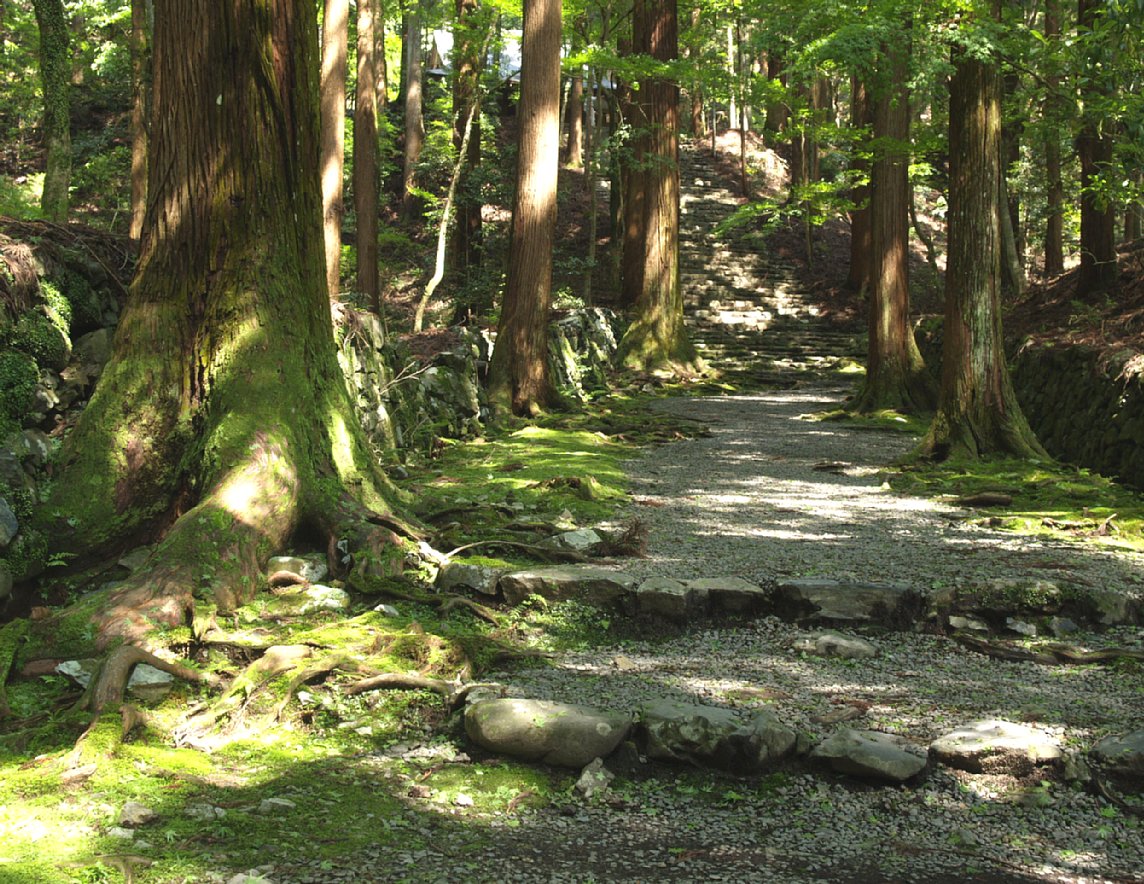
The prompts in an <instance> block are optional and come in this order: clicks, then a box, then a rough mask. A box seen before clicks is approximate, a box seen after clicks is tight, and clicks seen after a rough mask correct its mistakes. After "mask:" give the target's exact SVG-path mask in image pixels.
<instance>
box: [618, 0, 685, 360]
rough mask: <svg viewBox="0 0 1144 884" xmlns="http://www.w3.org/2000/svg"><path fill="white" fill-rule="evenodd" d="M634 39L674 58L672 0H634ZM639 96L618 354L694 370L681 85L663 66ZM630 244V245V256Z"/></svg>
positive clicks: (659, 57)
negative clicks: (626, 311) (687, 298)
mask: <svg viewBox="0 0 1144 884" xmlns="http://www.w3.org/2000/svg"><path fill="white" fill-rule="evenodd" d="M632 43H633V48H634V50H635V51H636V52H637V53H642V54H645V55H648V56H650V57H651V58H652V59H654V60H655V61H657V62H663V63H670V62H674V61H675V60H676V58H677V56H678V54H679V51H678V50H679V44H678V20H677V15H676V3H675V0H636V3H635V5H634V7H633V13H632ZM637 104H638V105H639V106H640V108H641V111H642V112H641V114H640V116H641V118H642V120H643V122H644V132H643V133H642V134H641V137H640V138H639V140H638V141H637V143H636V155H635V158H634V161H633V165H634V166H635V167H636V168H637V169H639V170H640V172H639V179H638V180H639V182H640V189H641V191H642V206H641V207H640V214H641V216H642V224H641V225H640V228H639V236H638V237H635V238H633V240H632V242H631V243H630V244H629V241H628V239H627V238H625V242H624V249H625V257H624V263H625V267H626V266H628V265H631V264H636V263H637V262H638V273H637V274H636V275H637V277H638V279H633V280H629V279H628V276H627V275H626V274H625V277H624V287H625V289H628V288H629V286H632V287H633V289H632V291H633V292H634V296H635V297H634V302H635V307H634V311H633V313H634V317H633V321H632V324H631V325H630V326H629V327H628V330H627V332H625V333H624V337H623V339H622V340H621V341H620V352H619V358H620V360H621V361H622V363H623V364H624V365H625V366H627V367H628V368H633V369H637V370H640V371H649V370H655V369H660V370H663V369H667V370H671V371H676V372H693V371H695V370H696V367H697V361H698V360H697V357H696V353H695V348H694V347H693V346H692V344H691V340H690V338H689V337H688V336H687V331H686V329H685V328H684V325H683V292H682V290H681V289H680V284H679V87H678V85H677V84H676V83H675V82H674V81H673V80H671V79H669V78H668V75H667V74H666V73H661V74H659V75H658V76H651V77H648V78H647V79H646V80H644V82H642V83H641V84H640V89H639V93H638V96H637ZM629 248H633V249H635V252H634V254H633V255H632V256H630V260H629V255H628V253H627V250H628V249H629ZM637 285H638V288H635V286H637Z"/></svg>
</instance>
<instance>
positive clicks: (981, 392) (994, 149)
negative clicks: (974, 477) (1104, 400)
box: [919, 0, 1048, 460]
mask: <svg viewBox="0 0 1144 884" xmlns="http://www.w3.org/2000/svg"><path fill="white" fill-rule="evenodd" d="M983 12H984V13H985V14H989V15H991V16H992V18H993V19H994V20H997V19H999V18H1000V15H1001V0H988V5H984V9H983ZM953 65H954V73H953V78H952V79H951V80H950V84H949V154H950V174H949V214H948V218H949V257H948V269H947V271H946V277H945V281H946V285H945V324H944V343H943V348H942V377H941V391H940V394H939V399H938V408H937V413H936V414H935V415H934V419H933V423H932V424H931V425H930V429H929V432H928V433H927V434H926V437H925V439H923V440H922V443H921V446H920V448H919V454H921V455H922V456H924V457H933V458H936V459H938V460H944V459H946V458H947V457H950V456H970V457H981V456H984V455H990V454H1010V455H1016V456H1019V457H1044V458H1047V457H1048V455H1047V454H1046V453H1045V451H1044V449H1043V448H1042V447H1041V445H1040V443H1039V442H1038V441H1037V439H1036V437H1035V436H1034V435H1033V432H1032V430H1030V429H1029V424H1028V422H1027V421H1026V420H1025V416H1024V414H1023V413H1022V411H1021V407H1020V406H1019V405H1018V404H1017V397H1016V394H1015V393H1014V392H1013V384H1012V381H1011V379H1010V377H1009V369H1008V367H1007V365H1006V363H1005V353H1004V350H1003V341H1002V337H1001V294H1000V285H1001V229H1000V228H1001V224H1000V221H1001V216H1000V212H1001V211H1002V207H1001V76H1000V73H999V71H998V68H997V63H996V61H995V60H991V59H982V58H980V57H979V56H977V55H976V54H971V53H969V52H968V51H966V50H964V49H961V48H957V49H955V50H954V54H953Z"/></svg>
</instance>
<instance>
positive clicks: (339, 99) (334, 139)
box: [321, 0, 350, 297]
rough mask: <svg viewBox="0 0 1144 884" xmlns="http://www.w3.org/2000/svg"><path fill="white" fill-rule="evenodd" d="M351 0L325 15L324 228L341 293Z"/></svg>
mask: <svg viewBox="0 0 1144 884" xmlns="http://www.w3.org/2000/svg"><path fill="white" fill-rule="evenodd" d="M349 28H350V0H326V6H325V12H324V14H323V16H322V81H321V96H322V97H321V107H322V161H321V162H322V231H323V235H324V236H325V243H326V288H327V289H328V290H329V294H330V297H334V296H335V295H337V293H338V285H339V269H340V267H341V260H342V215H343V214H344V213H345V207H344V205H343V202H342V190H343V187H342V178H343V175H344V172H345V156H346V52H347V48H348V41H349Z"/></svg>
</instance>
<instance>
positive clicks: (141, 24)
mask: <svg viewBox="0 0 1144 884" xmlns="http://www.w3.org/2000/svg"><path fill="white" fill-rule="evenodd" d="M150 6H151V3H150V0H131V227H130V229H129V230H128V236H130V237H131V241H132V242H133V243H135V244H136V245H138V243H139V239H140V237H141V236H142V235H143V216H144V215H145V214H146V213H147V91H148V88H149V86H150V80H151V50H150V46H149V42H150V41H149V34H150V30H151V28H150V24H149V23H148V18H149V16H148V9H149V8H150Z"/></svg>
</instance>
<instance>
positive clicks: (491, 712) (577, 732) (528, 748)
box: [465, 699, 631, 767]
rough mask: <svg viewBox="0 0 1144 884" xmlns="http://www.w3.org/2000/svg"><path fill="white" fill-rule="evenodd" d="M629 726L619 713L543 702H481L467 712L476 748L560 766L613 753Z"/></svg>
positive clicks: (579, 764) (578, 764)
mask: <svg viewBox="0 0 1144 884" xmlns="http://www.w3.org/2000/svg"><path fill="white" fill-rule="evenodd" d="M630 728H631V717H630V716H628V715H624V714H622V713H619V712H611V711H607V710H603V709H591V708H589V707H586V706H573V705H569V704H566V703H550V702H547V701H545V700H514V699H497V700H480V701H478V702H476V703H472V704H471V705H470V706H469V707H468V708H467V709H466V710H465V733H466V734H468V736H469V739H471V740H472V741H473V742H474V743H476V744H477V745H479V746H482V747H484V748H485V749H488V750H489V751H490V752H498V753H501V754H504V755H511V756H513V757H514V758H523V759H524V760H526V761H543V762H544V763H545V764H553V765H556V766H557V767H584V766H586V765H587V764H588V763H589V762H591V761H592V760H593V759H596V758H604V757H606V756H608V755H610V754H611V753H612V752H613V751H615V749H616V747H617V746H619V745H620V743H621V742H622V741H623V739H624V737H626V736H627V734H628V731H629V730H630Z"/></svg>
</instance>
